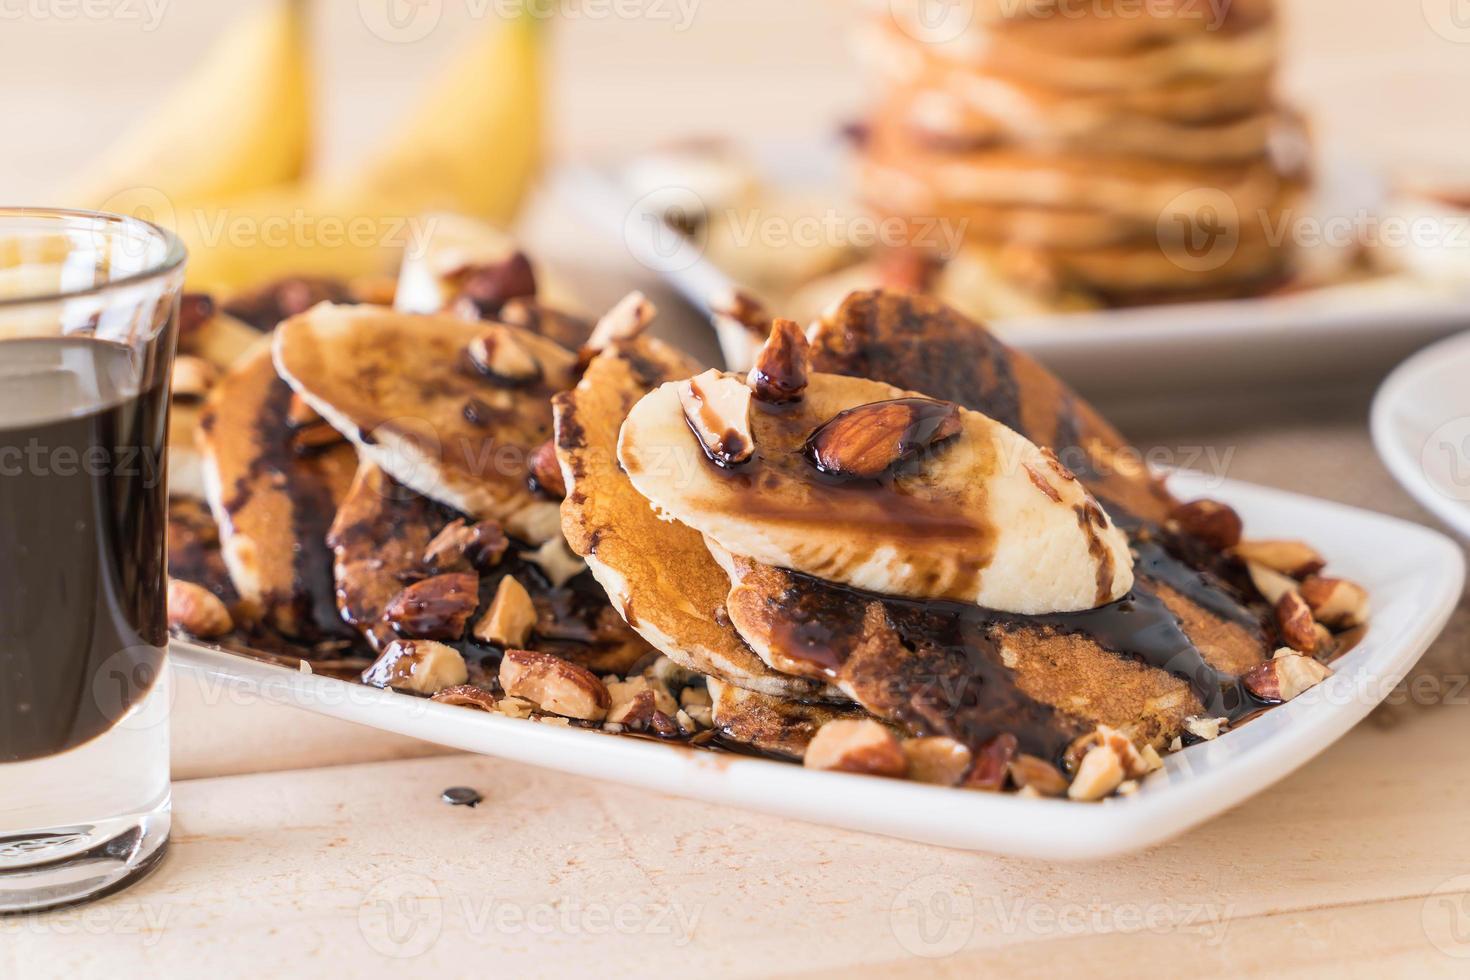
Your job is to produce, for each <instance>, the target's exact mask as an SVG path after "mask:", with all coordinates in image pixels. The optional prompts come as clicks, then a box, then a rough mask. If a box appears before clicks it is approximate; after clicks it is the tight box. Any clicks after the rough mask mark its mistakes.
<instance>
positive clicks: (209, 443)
mask: <svg viewBox="0 0 1470 980" xmlns="http://www.w3.org/2000/svg"><path fill="white" fill-rule="evenodd" d="M290 412H291V389H290V387H289V386H288V385H286V383H285V382H283V381H282V380H281V379H280V378H279V377H277V376H276V371H275V368H274V366H273V365H272V363H271V352H270V350H269V349H268V348H265V347H261V348H258V349H257V350H256V351H255V352H254V353H252V354H250V355H247V356H246V357H245V358H243V359H242V360H241V361H240V362H238V363H237V364H236V365H235V367H234V368H233V369H232V370H230V371H229V372H228V373H226V374H225V375H224V377H223V378H222V379H221V380H220V382H219V383H218V384H217V385H215V387H214V389H213V390H212V391H211V392H210V394H209V399H208V401H207V402H206V404H205V409H204V414H203V416H202V418H201V419H200V423H199V431H200V445H201V449H202V451H203V453H204V460H205V468H204V475H205V489H206V494H207V497H208V499H209V506H210V509H211V511H213V513H214V517H215V520H216V521H217V522H218V524H219V527H220V541H221V546H222V552H223V555H224V560H225V564H226V566H227V567H228V568H229V570H230V577H231V579H232V580H233V581H234V584H235V588H236V590H237V591H238V592H239V594H240V598H241V599H242V600H243V601H244V603H245V604H246V606H247V607H248V608H249V609H251V610H253V611H254V612H255V613H256V614H257V615H262V616H263V617H264V619H265V620H266V622H267V623H269V624H270V625H271V626H272V627H274V628H275V629H276V630H278V631H279V632H281V633H282V634H284V635H286V636H291V637H300V638H303V639H311V640H314V639H318V638H320V637H332V636H338V635H344V633H345V628H344V627H343V625H342V624H341V622H340V620H338V619H337V616H336V604H335V602H334V601H333V598H332V596H333V586H332V570H331V558H330V556H329V554H328V553H327V548H326V543H325V538H326V533H327V526H328V524H329V523H330V522H331V519H332V515H333V514H334V513H336V510H337V503H338V501H340V500H341V499H342V497H343V496H344V495H345V494H346V492H347V487H348V485H349V484H350V483H351V480H352V474H353V472H354V470H355V469H356V468H357V457H356V454H355V453H354V452H353V450H352V447H351V445H349V444H348V443H347V442H345V441H342V440H337V441H336V442H335V444H330V445H327V446H324V447H314V446H313V445H311V444H310V443H309V442H307V441H303V440H302V439H301V438H300V437H301V436H302V435H303V434H304V430H301V431H298V430H297V429H296V428H295V427H294V426H293V425H292V424H291V422H290Z"/></svg>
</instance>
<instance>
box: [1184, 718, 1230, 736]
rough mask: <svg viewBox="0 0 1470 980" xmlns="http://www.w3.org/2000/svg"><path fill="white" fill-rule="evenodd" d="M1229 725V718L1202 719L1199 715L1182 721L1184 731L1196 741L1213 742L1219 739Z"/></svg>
mask: <svg viewBox="0 0 1470 980" xmlns="http://www.w3.org/2000/svg"><path fill="white" fill-rule="evenodd" d="M1229 723H1230V719H1229V718H1204V717H1201V716H1199V715H1191V716H1189V717H1188V718H1186V719H1184V730H1185V731H1186V732H1188V733H1189V734H1191V735H1193V736H1194V737H1195V738H1197V739H1200V740H1202V741H1205V742H1213V741H1214V740H1215V739H1217V738H1219V737H1220V733H1221V732H1223V731H1224V730H1225V726H1226V725H1228V724H1229Z"/></svg>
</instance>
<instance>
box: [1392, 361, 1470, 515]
mask: <svg viewBox="0 0 1470 980" xmlns="http://www.w3.org/2000/svg"><path fill="white" fill-rule="evenodd" d="M1467 378H1470V334H1461V335H1460V336H1458V337H1454V338H1451V339H1450V340H1446V341H1443V342H1441V343H1438V344H1435V345H1434V346H1433V347H1430V348H1428V349H1427V350H1423V351H1420V352H1419V353H1418V354H1416V355H1415V356H1414V357H1412V358H1410V359H1409V360H1407V361H1405V362H1404V363H1403V364H1402V365H1401V366H1400V367H1399V368H1398V369H1397V370H1396V371H1394V372H1393V374H1391V375H1389V378H1388V380H1387V381H1385V382H1384V384H1383V388H1382V389H1380V391H1379V392H1378V397H1377V398H1375V399H1374V401H1373V444H1374V445H1375V446H1376V447H1377V449H1378V455H1379V456H1380V457H1381V458H1382V459H1383V464H1384V465H1385V466H1387V467H1388V471H1389V472H1390V473H1392V474H1393V477H1394V479H1396V480H1398V482H1399V484H1400V485H1401V486H1403V488H1404V489H1405V490H1407V491H1408V492H1409V493H1410V495H1412V496H1413V497H1414V499H1415V500H1417V501H1419V503H1421V504H1423V505H1424V507H1425V508H1426V509H1428V510H1429V511H1431V512H1433V514H1434V515H1435V516H1436V517H1438V518H1439V519H1440V520H1442V521H1444V522H1445V523H1446V524H1448V525H1449V526H1450V527H1452V528H1453V529H1454V530H1455V531H1456V533H1458V534H1459V535H1460V536H1461V537H1463V538H1465V539H1467V540H1470V386H1467V384H1466V379H1467Z"/></svg>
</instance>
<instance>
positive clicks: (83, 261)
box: [0, 208, 184, 914]
mask: <svg viewBox="0 0 1470 980" xmlns="http://www.w3.org/2000/svg"><path fill="white" fill-rule="evenodd" d="M183 269H184V251H183V248H182V246H181V245H180V244H179V243H178V241H177V239H175V238H174V237H173V236H172V235H170V234H169V233H168V232H166V231H163V230H162V229H160V228H158V227H156V226H154V225H151V224H148V223H147V222H144V221H140V220H138V219H135V218H125V217H119V216H112V215H102V214H90V213H84V212H74V211H60V210H42V209H13V208H12V209H6V208H0V914H3V913H7V912H25V911H34V910H38V909H42V908H49V907H53V906H58V905H67V904H72V903H75V902H79V901H82V900H85V899H88V898H93V897H96V896H99V895H102V894H106V893H108V892H110V891H113V890H115V889H117V888H120V887H122V886H123V885H125V884H127V883H129V882H131V881H134V880H136V879H137V878H139V877H141V876H142V875H144V874H146V873H147V872H148V871H149V870H150V869H151V868H152V867H154V866H155V865H156V864H157V862H158V860H159V859H160V858H161V857H162V855H163V852H164V848H165V845H166V843H167V841H168V831H169V770H168V744H169V743H168V676H167V672H166V669H165V667H166V650H167V641H168V635H167V614H166V610H165V601H166V600H165V596H166V586H167V582H166V570H165V560H164V556H165V541H164V533H165V528H166V526H167V517H168V514H167V507H168V487H167V483H166V470H165V465H166V461H167V457H166V449H167V433H168V389H169V374H170V371H171V370H172V365H173V353H174V342H175V340H176V333H177V329H178V328H177V321H178V305H179V293H180V288H181V286H182V282H183Z"/></svg>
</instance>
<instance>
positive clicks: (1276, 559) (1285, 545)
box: [1231, 541, 1327, 579]
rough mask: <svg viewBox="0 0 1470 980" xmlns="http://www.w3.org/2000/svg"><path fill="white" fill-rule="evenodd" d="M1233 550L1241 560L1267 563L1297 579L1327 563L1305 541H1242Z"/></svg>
mask: <svg viewBox="0 0 1470 980" xmlns="http://www.w3.org/2000/svg"><path fill="white" fill-rule="evenodd" d="M1231 550H1232V551H1233V553H1234V554H1235V557H1237V558H1239V559H1240V560H1241V561H1245V562H1255V563H1256V564H1259V565H1265V566H1266V567H1267V568H1269V569H1271V570H1272V571H1276V572H1280V573H1281V574H1283V575H1290V576H1291V577H1292V578H1295V579H1301V578H1305V577H1306V576H1308V575H1315V574H1316V573H1317V572H1320V571H1321V570H1322V569H1323V568H1324V567H1325V566H1326V564H1327V560H1326V559H1325V558H1323V557H1322V556H1321V555H1319V554H1318V553H1317V551H1316V549H1314V548H1313V547H1312V546H1311V545H1309V544H1307V543H1306V542H1305V541H1242V542H1240V544H1238V545H1236V546H1235V547H1234V548H1233V549H1231Z"/></svg>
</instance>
